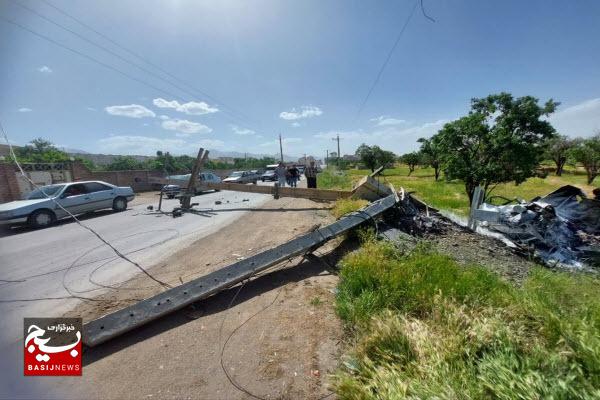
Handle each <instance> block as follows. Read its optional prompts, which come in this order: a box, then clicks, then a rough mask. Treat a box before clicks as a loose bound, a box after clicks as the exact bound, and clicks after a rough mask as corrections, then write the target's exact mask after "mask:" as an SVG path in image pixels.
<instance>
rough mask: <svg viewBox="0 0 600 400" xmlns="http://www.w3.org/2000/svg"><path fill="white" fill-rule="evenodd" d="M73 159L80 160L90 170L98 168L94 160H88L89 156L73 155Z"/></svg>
mask: <svg viewBox="0 0 600 400" xmlns="http://www.w3.org/2000/svg"><path fill="white" fill-rule="evenodd" d="M75 160H77V161H80V162H81V163H82V164H83V165H85V166H86V168H87V169H89V170H90V171H93V170H96V169H98V167H97V166H96V164H94V162H93V161H92V160H90V159H89V158H83V157H75Z"/></svg>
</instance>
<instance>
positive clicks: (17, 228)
mask: <svg viewBox="0 0 600 400" xmlns="http://www.w3.org/2000/svg"><path fill="white" fill-rule="evenodd" d="M127 210H131V209H130V208H128V209H127ZM109 214H115V211H113V210H100V211H92V212H89V213H85V214H80V215H77V219H78V220H80V221H86V220H89V219H94V218H98V217H104V216H106V215H109ZM74 223H75V220H73V218H64V219H61V220H58V221H56V222H55V223H54V224H52V225H50V226H48V227H46V228H38V229H35V228H32V227H30V226H28V225H25V224H23V225H14V226H12V227H3V229H0V237H5V236H12V235H19V234H22V233H27V232H34V231H43V230H44V229H49V228H54V227H57V226H62V225H68V224H74Z"/></svg>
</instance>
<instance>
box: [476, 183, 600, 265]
mask: <svg viewBox="0 0 600 400" xmlns="http://www.w3.org/2000/svg"><path fill="white" fill-rule="evenodd" d="M473 217H474V219H475V220H476V221H477V222H478V223H479V226H482V227H486V228H488V229H489V230H491V231H495V232H499V233H501V234H503V235H504V236H505V237H506V238H507V239H509V240H510V241H511V242H512V243H514V244H515V245H516V246H518V247H521V248H524V249H528V250H529V251H531V252H533V253H534V254H535V255H536V256H538V257H539V258H540V259H542V260H543V261H544V262H545V263H546V264H548V265H551V266H556V265H563V266H568V267H578V268H580V267H583V266H584V265H587V266H598V265H600V200H597V199H589V198H587V196H586V195H585V193H583V191H582V190H581V189H579V188H577V187H575V186H571V185H567V186H563V187H561V188H559V189H557V190H555V191H554V192H552V193H550V194H548V195H546V196H544V197H538V198H535V199H533V200H531V201H530V202H526V201H519V202H518V203H517V204H506V205H501V206H496V205H493V204H489V203H483V204H482V205H481V206H480V207H479V208H478V209H477V210H475V212H474V214H473Z"/></svg>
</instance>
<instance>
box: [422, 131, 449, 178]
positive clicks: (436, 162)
mask: <svg viewBox="0 0 600 400" xmlns="http://www.w3.org/2000/svg"><path fill="white" fill-rule="evenodd" d="M418 142H419V143H421V155H422V159H421V161H422V163H423V165H429V166H430V167H431V168H433V171H434V174H435V180H436V181H437V180H438V179H439V178H440V170H441V168H442V158H443V157H442V149H441V148H440V144H439V138H437V137H436V136H434V137H432V138H431V139H425V138H420V139H419V140H418Z"/></svg>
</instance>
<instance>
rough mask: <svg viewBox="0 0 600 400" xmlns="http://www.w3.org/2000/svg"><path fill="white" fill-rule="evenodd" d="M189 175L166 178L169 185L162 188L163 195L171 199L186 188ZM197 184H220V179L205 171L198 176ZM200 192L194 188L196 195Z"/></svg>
mask: <svg viewBox="0 0 600 400" xmlns="http://www.w3.org/2000/svg"><path fill="white" fill-rule="evenodd" d="M190 175H191V174H185V175H171V176H167V180H168V181H169V182H171V183H170V184H169V185H165V186H163V190H164V193H165V194H166V195H167V197H168V198H170V199H172V198H174V197H175V196H176V195H178V194H179V193H181V192H182V191H183V190H184V188H186V187H187V184H188V183H189V181H190ZM198 182H200V183H202V182H209V183H221V178H219V177H218V176H217V175H215V174H213V173H212V172H208V171H205V172H200V174H198ZM201 192H202V190H201V189H200V188H198V187H196V194H199V193H201Z"/></svg>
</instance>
